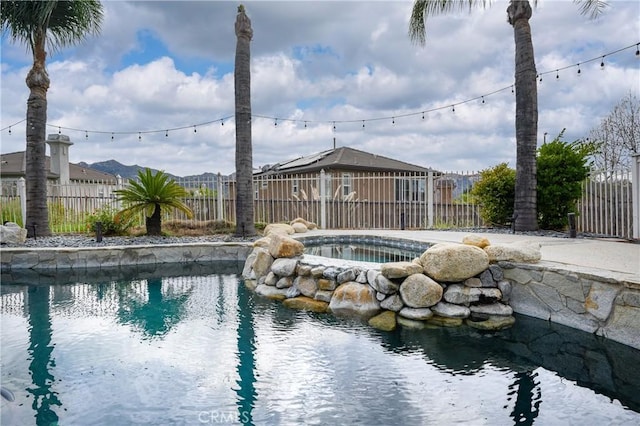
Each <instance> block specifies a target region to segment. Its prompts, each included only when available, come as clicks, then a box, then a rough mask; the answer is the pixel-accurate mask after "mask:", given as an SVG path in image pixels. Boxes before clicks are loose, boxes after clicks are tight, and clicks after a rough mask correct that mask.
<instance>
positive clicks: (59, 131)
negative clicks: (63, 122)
mask: <svg viewBox="0 0 640 426" xmlns="http://www.w3.org/2000/svg"><path fill="white" fill-rule="evenodd" d="M61 133H62V130H61V129H60V126H58V134H61Z"/></svg>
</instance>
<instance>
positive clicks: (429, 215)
mask: <svg viewBox="0 0 640 426" xmlns="http://www.w3.org/2000/svg"><path fill="white" fill-rule="evenodd" d="M477 179H478V174H477V173H470V172H466V173H437V174H436V173H435V172H429V173H394V174H384V173H378V174H375V173H367V172H363V173H343V172H341V173H338V174H336V173H333V174H330V173H324V172H320V173H316V174H306V175H284V176H283V175H278V176H272V175H271V176H270V175H264V176H263V175H257V176H255V177H254V194H253V197H254V217H255V220H256V222H264V223H274V222H287V221H291V220H293V219H295V218H296V217H303V218H305V219H306V220H308V221H311V222H315V223H317V224H318V225H319V226H320V227H323V228H326V229H437V228H467V227H482V226H483V225H484V224H483V222H482V219H481V217H480V206H479V205H478V204H474V203H473V202H472V201H471V200H470V197H469V196H468V192H469V190H470V189H471V187H472V186H473V184H474V183H475V182H476V181H477ZM177 183H178V184H180V185H181V186H183V187H184V188H186V189H187V190H188V192H189V196H188V197H187V198H185V199H184V202H185V203H186V204H187V205H188V206H189V207H190V208H191V209H192V211H193V212H194V217H193V219H191V220H193V221H196V222H204V221H216V220H225V221H231V222H233V221H234V220H235V205H236V203H235V201H236V200H235V182H234V180H233V179H231V178H230V177H228V176H222V175H220V174H217V175H213V174H209V175H206V176H205V177H203V178H198V179H194V178H190V179H179V180H177ZM21 185H22V186H24V181H22V182H20V181H13V182H7V181H3V182H2V193H1V194H0V201H1V204H0V213H1V214H2V220H3V221H12V222H16V223H18V224H20V225H23V224H22V211H24V198H23V197H21V194H24V192H21V191H24V188H23V187H22V189H21ZM126 185H127V182H126V181H125V180H123V179H119V180H118V181H117V183H115V184H114V183H113V182H75V183H71V184H67V185H60V184H50V185H49V188H48V193H47V199H48V206H49V215H50V216H49V218H50V220H49V221H50V226H51V229H52V232H54V233H78V232H86V231H87V220H88V218H89V217H90V216H91V215H92V214H96V213H97V212H99V211H100V210H101V209H105V208H110V209H113V210H118V209H120V208H121V206H120V205H119V203H118V201H117V197H115V194H114V191H115V190H116V189H118V188H123V187H125V186H126ZM632 204H633V197H632V177H631V172H630V171H617V172H609V173H604V172H592V173H591V175H590V177H589V179H587V180H586V181H585V182H584V184H583V196H582V198H581V200H580V201H579V202H578V206H577V207H578V214H577V218H576V219H577V228H578V232H582V233H594V234H599V235H607V236H615V237H620V238H627V239H631V238H633V237H632V232H633V231H632V225H633V206H632ZM165 217H166V218H167V219H169V218H175V219H182V220H187V218H186V217H185V216H184V214H182V213H170V214H167V215H166V216H165ZM142 223H143V220H142V218H140V224H142Z"/></svg>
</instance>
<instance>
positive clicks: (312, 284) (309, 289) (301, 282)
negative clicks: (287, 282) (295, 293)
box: [293, 277, 318, 297]
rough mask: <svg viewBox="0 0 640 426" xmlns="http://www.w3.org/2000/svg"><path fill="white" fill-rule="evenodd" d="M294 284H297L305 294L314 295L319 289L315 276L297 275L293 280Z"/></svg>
mask: <svg viewBox="0 0 640 426" xmlns="http://www.w3.org/2000/svg"><path fill="white" fill-rule="evenodd" d="M293 285H294V286H296V287H297V288H298V289H299V290H300V293H302V295H303V296H307V297H313V296H315V294H316V292H317V291H318V282H317V281H316V279H315V278H313V277H296V278H295V279H294V280H293Z"/></svg>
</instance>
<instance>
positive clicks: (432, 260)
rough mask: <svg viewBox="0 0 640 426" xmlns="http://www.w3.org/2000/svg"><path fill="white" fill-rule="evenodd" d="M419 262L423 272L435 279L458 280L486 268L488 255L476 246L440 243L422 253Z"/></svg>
mask: <svg viewBox="0 0 640 426" xmlns="http://www.w3.org/2000/svg"><path fill="white" fill-rule="evenodd" d="M489 247H493V246H489ZM420 263H421V264H422V267H423V268H424V273H425V274H427V275H428V276H430V277H431V278H433V279H434V280H436V281H443V282H460V281H464V280H466V279H467V278H471V277H473V276H475V275H478V274H479V273H480V272H482V271H484V270H485V269H487V268H488V267H489V256H488V255H487V253H486V252H485V251H484V250H483V249H481V248H478V247H476V246H470V245H466V244H455V243H441V244H436V245H434V246H432V247H430V248H429V249H428V250H427V251H425V252H424V253H422V256H420Z"/></svg>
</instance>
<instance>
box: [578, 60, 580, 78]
mask: <svg viewBox="0 0 640 426" xmlns="http://www.w3.org/2000/svg"><path fill="white" fill-rule="evenodd" d="M579 75H580V63H578V76H579Z"/></svg>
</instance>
